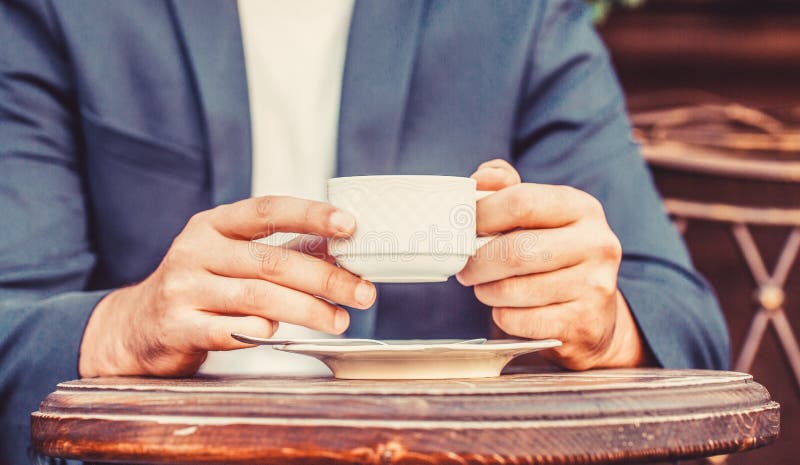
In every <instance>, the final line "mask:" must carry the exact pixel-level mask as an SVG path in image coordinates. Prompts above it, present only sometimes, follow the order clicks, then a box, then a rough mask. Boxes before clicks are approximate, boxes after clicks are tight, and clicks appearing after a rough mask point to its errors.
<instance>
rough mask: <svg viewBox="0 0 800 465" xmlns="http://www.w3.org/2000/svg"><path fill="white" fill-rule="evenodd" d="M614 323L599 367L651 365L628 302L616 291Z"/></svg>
mask: <svg viewBox="0 0 800 465" xmlns="http://www.w3.org/2000/svg"><path fill="white" fill-rule="evenodd" d="M615 312H616V317H615V318H616V321H615V325H614V334H613V336H612V337H611V342H610V344H609V347H608V350H607V352H606V357H605V360H604V361H603V363H602V364H601V366H605V367H637V366H645V365H649V364H651V359H652V357H651V356H650V355H649V351H648V349H647V346H646V344H645V342H644V338H642V335H641V333H640V332H639V327H638V326H637V325H636V321H635V320H634V319H633V314H632V313H631V310H630V307H628V302H627V301H626V300H625V297H623V296H622V293H621V292H620V291H619V290H617V292H616V296H615Z"/></svg>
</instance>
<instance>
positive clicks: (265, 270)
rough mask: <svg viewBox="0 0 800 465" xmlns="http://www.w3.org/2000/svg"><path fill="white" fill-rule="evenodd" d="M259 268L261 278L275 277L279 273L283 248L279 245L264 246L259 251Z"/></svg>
mask: <svg viewBox="0 0 800 465" xmlns="http://www.w3.org/2000/svg"><path fill="white" fill-rule="evenodd" d="M258 258H259V270H260V272H261V276H262V277H263V278H270V277H273V278H274V277H276V276H279V275H280V274H281V271H282V268H283V267H282V266H281V265H282V263H283V249H281V248H279V247H264V248H263V249H262V250H261V251H260V252H259V257H258Z"/></svg>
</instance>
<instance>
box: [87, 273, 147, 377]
mask: <svg viewBox="0 0 800 465" xmlns="http://www.w3.org/2000/svg"><path fill="white" fill-rule="evenodd" d="M135 292H136V288H135V286H132V287H126V288H121V289H117V290H115V291H112V292H111V293H109V294H108V295H106V296H105V297H104V298H103V299H102V300H100V302H98V303H97V305H96V306H95V308H94V311H93V312H92V315H91V316H90V317H89V321H88V323H87V324H86V329H85V330H84V333H83V340H82V341H81V347H80V355H79V359H78V373H79V374H80V376H81V377H82V378H93V377H98V376H115V375H121V374H135V373H138V372H139V371H140V370H139V369H138V367H136V366H135V365H136V364H135V357H132V356H131V355H130V350H129V346H130V343H129V342H128V341H127V339H128V337H129V335H128V334H126V333H129V331H128V329H129V328H130V327H131V318H130V316H129V315H128V313H129V312H127V311H126V305H125V303H126V302H135V301H136V299H135V297H134V296H132V295H131V294H133V293H135Z"/></svg>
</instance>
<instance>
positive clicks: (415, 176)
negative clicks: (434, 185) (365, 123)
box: [328, 174, 476, 184]
mask: <svg viewBox="0 0 800 465" xmlns="http://www.w3.org/2000/svg"><path fill="white" fill-rule="evenodd" d="M387 178H393V179H401V178H404V179H410V180H420V181H422V180H435V179H446V180H448V181H472V182H473V183H475V182H476V181H475V180H474V179H472V178H469V177H466V176H453V175H449V174H366V175H356V176H339V177H335V178H329V179H328V184H331V183H336V182H344V181H356V180H358V181H360V180H363V181H368V180H372V179H376V180H381V179H387Z"/></svg>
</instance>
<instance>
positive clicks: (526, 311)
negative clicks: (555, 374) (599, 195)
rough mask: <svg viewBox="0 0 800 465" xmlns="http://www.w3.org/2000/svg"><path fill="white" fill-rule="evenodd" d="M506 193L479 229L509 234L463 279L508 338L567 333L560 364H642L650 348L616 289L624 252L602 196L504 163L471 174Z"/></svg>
mask: <svg viewBox="0 0 800 465" xmlns="http://www.w3.org/2000/svg"><path fill="white" fill-rule="evenodd" d="M472 177H473V178H474V179H475V180H476V181H477V182H478V189H481V190H496V191H497V192H496V193H494V194H492V195H490V196H488V197H486V198H484V199H482V200H480V201H479V202H478V204H477V228H478V233H479V234H497V233H501V235H500V236H499V237H496V238H495V239H493V240H492V241H490V242H489V243H488V244H486V245H485V246H483V247H481V248H480V249H478V251H477V253H476V255H475V256H474V257H472V258H471V259H470V260H469V262H468V263H467V266H466V267H465V268H464V269H463V270H462V271H461V272H460V273H458V275H457V278H458V280H459V282H461V284H463V285H466V286H474V287H475V288H474V291H475V296H476V297H477V298H478V300H480V301H481V302H483V303H485V304H486V305H489V306H491V307H493V308H492V315H493V317H494V321H495V323H497V325H498V326H499V327H500V329H502V330H503V331H505V332H506V333H508V334H511V335H514V336H519V337H524V338H530V339H549V338H553V339H560V340H561V341H562V342H563V343H564V344H563V345H562V346H561V347H558V348H556V349H554V350H553V351H552V355H553V358H554V361H556V362H557V363H559V364H560V365H562V366H564V367H566V368H570V369H574V370H584V369H589V368H594V367H625V366H639V365H643V364H645V363H647V361H648V356H647V349H646V346H645V344H644V343H643V341H642V337H641V335H640V334H639V330H638V328H637V326H636V323H635V322H634V319H633V316H632V315H631V312H630V309H629V308H628V305H627V303H626V302H625V299H624V298H623V297H622V294H621V293H620V292H619V290H618V289H617V272H618V270H619V265H620V260H621V258H622V248H621V246H620V242H619V240H618V239H617V236H616V235H615V234H614V233H613V232H612V231H611V228H610V227H609V225H608V222H607V221H606V217H605V213H604V211H603V207H602V205H601V204H600V202H599V201H598V200H597V199H595V198H594V197H592V196H591V195H589V194H587V193H586V192H583V191H580V190H578V189H575V188H572V187H568V186H555V185H545V184H531V183H521V181H520V176H519V174H518V173H517V171H516V170H515V169H514V168H513V167H512V166H511V165H510V164H508V163H507V162H505V161H503V160H492V161H489V162H486V163H484V164H482V165H481V166H480V167H479V168H478V170H477V171H476V172H475V173H474V174H473V175H472Z"/></svg>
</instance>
